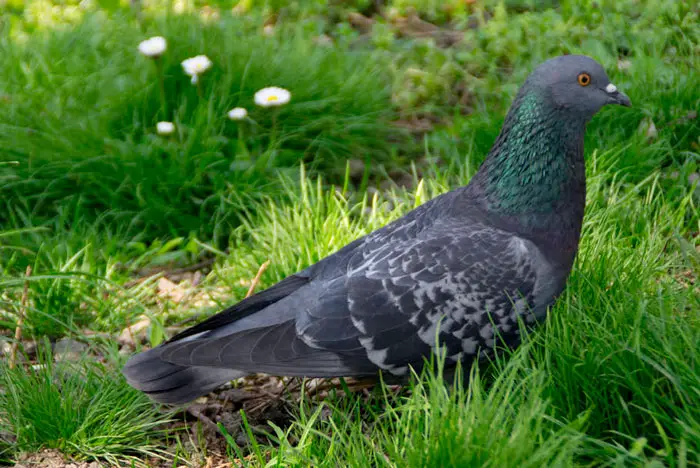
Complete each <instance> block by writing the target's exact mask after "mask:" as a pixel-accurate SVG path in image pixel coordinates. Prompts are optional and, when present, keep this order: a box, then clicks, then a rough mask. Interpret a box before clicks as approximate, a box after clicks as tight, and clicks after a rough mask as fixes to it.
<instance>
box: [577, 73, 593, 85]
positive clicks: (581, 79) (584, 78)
mask: <svg viewBox="0 0 700 468" xmlns="http://www.w3.org/2000/svg"><path fill="white" fill-rule="evenodd" d="M578 84H580V85H581V86H588V85H589V84H591V75H589V74H588V73H579V75H578Z"/></svg>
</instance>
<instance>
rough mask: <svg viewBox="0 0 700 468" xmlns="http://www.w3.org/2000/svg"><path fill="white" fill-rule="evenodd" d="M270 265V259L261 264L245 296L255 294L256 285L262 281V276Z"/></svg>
mask: <svg viewBox="0 0 700 468" xmlns="http://www.w3.org/2000/svg"><path fill="white" fill-rule="evenodd" d="M268 266H270V260H268V261H266V262H265V263H263V264H262V265H260V268H259V269H258V273H257V274H256V275H255V278H253V281H252V282H251V283H250V288H248V293H247V294H246V295H245V297H250V296H252V295H253V292H254V291H255V287H256V286H257V285H258V283H259V282H260V277H261V276H262V275H263V273H265V270H267V267H268Z"/></svg>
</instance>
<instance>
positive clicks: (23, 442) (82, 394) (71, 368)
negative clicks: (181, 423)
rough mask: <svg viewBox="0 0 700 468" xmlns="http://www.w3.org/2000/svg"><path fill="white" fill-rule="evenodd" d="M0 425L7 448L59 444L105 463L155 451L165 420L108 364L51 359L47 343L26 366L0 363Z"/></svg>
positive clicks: (33, 448)
mask: <svg viewBox="0 0 700 468" xmlns="http://www.w3.org/2000/svg"><path fill="white" fill-rule="evenodd" d="M1 366H2V367H1V369H0V371H1V373H0V385H1V386H2V388H3V393H2V395H0V408H1V409H0V421H1V422H0V428H1V429H0V430H2V431H3V432H5V433H9V434H12V451H13V452H17V451H24V452H31V451H36V450H38V449H40V448H50V449H59V450H60V451H61V452H62V453H64V454H66V455H68V456H71V457H74V458H76V459H101V460H104V461H106V462H108V463H110V464H115V465H116V464H119V463H121V462H125V461H130V460H135V461H138V460H140V459H142V458H144V457H160V456H162V455H161V453H162V449H161V448H160V447H158V445H157V444H156V439H157V436H158V435H159V434H160V430H159V427H161V426H162V424H164V423H165V422H167V421H168V417H167V416H164V415H163V414H161V413H160V412H159V411H158V410H157V409H156V408H155V407H154V406H153V405H152V404H151V403H150V402H149V400H148V398H146V397H145V396H144V395H142V394H141V393H140V392H138V391H136V390H134V389H132V388H131V387H129V385H127V384H126V382H125V381H124V379H123V377H121V375H119V374H118V373H117V372H115V370H114V369H113V368H109V367H105V366H104V365H102V364H99V363H97V362H94V361H92V360H89V359H80V360H78V361H77V362H65V361H60V362H56V363H54V362H53V359H52V355H51V352H50V347H46V348H45V347H43V346H42V348H41V350H40V356H39V358H38V364H36V365H34V366H33V367H31V368H29V369H24V368H22V367H16V368H14V369H11V368H9V367H8V366H7V365H6V364H5V363H2V365H1Z"/></svg>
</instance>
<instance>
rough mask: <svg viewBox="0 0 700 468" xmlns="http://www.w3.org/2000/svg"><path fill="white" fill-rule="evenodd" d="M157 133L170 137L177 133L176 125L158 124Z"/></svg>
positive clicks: (170, 123)
mask: <svg viewBox="0 0 700 468" xmlns="http://www.w3.org/2000/svg"><path fill="white" fill-rule="evenodd" d="M156 131H157V132H158V135H170V134H172V133H173V132H174V131H175V124H174V123H172V122H158V123H157V124H156Z"/></svg>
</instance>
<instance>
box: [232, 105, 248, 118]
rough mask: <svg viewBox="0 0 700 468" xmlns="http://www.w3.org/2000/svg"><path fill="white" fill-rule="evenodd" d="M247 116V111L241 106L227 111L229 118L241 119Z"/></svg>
mask: <svg viewBox="0 0 700 468" xmlns="http://www.w3.org/2000/svg"><path fill="white" fill-rule="evenodd" d="M247 116H248V111H247V110H245V109H244V108H243V107H234V108H233V109H231V110H230V111H228V118H229V119H231V120H243V119H245V118H246V117H247Z"/></svg>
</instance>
